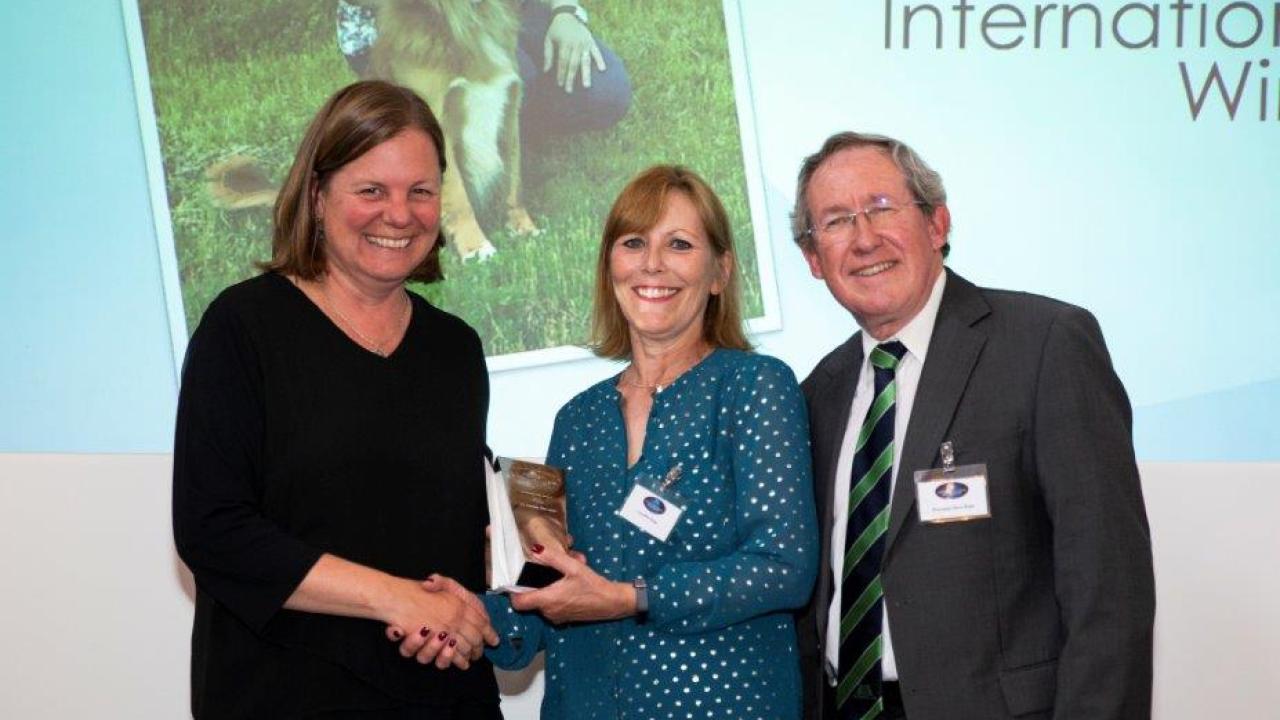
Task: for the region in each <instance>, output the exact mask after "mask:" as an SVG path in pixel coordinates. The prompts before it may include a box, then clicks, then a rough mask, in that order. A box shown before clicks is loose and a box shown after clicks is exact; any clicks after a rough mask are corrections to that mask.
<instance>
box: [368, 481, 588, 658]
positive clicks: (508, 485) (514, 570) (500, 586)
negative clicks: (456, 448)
mask: <svg viewBox="0 0 1280 720" xmlns="http://www.w3.org/2000/svg"><path fill="white" fill-rule="evenodd" d="M485 466H486V475H487V477H488V488H487V490H488V497H489V516H490V519H491V522H492V525H490V527H489V528H486V535H487V536H488V537H487V538H486V540H487V542H486V544H485V564H486V568H485V570H486V572H485V578H486V582H488V584H489V587H490V588H492V589H494V590H499V591H508V592H523V591H527V590H529V589H532V588H535V587H545V586H547V585H550V584H551V583H553V582H555V581H556V580H558V579H560V578H561V577H563V573H562V572H561V571H557V570H555V569H553V568H552V567H550V566H549V565H542V564H537V563H528V562H526V559H527V557H529V555H535V556H541V555H542V554H543V553H544V552H546V551H547V549H548V548H551V549H552V550H553V552H551V553H548V555H549V556H550V555H555V556H559V557H561V558H569V559H572V560H576V561H579V562H581V561H583V560H585V558H583V557H582V556H581V555H577V554H575V556H574V557H570V556H569V555H568V549H569V547H570V546H571V545H572V543H573V539H572V537H570V535H569V533H568V529H567V523H566V520H565V504H564V474H563V473H562V472H561V471H560V470H559V469H557V468H553V467H551V466H548V465H541V464H538V463H532V462H526V461H523V460H511V459H509V458H498V468H499V469H498V470H497V471H494V470H493V469H492V468H491V466H489V464H488V462H487V461H486V463H485ZM495 550H496V552H495ZM539 559H542V558H541V557H540V558H539ZM400 580H403V582H404V583H407V584H414V585H416V587H414V588H412V589H410V588H409V587H408V585H402V587H400V588H399V589H400V592H401V593H402V594H405V595H406V596H407V597H406V601H407V602H406V605H407V606H408V607H406V612H405V614H406V615H407V616H411V617H415V618H421V621H420V622H419V621H417V620H415V621H414V622H413V623H396V622H392V623H390V624H388V626H387V630H386V634H387V639H388V640H391V641H393V642H399V643H400V654H401V655H402V656H404V657H406V658H414V659H416V660H417V661H418V662H419V663H422V664H428V663H434V664H435V666H436V667H437V668H440V669H442V670H443V669H445V668H447V667H449V666H450V665H456V666H457V667H459V668H462V669H464V670H465V669H466V668H468V667H470V665H471V663H472V662H474V661H476V660H478V659H479V658H480V656H481V655H482V654H483V653H484V648H485V645H497V643H498V635H497V633H496V632H495V631H494V629H493V625H492V623H491V622H490V620H489V615H488V613H487V612H486V611H485V606H484V603H483V602H481V600H480V598H479V597H478V596H476V595H475V594H474V593H472V592H471V591H469V590H467V589H466V588H465V587H463V586H462V585H461V584H460V583H458V582H457V581H455V580H454V579H453V578H449V577H445V576H443V575H438V574H437V575H431V576H430V577H428V578H427V579H426V580H424V581H422V582H421V583H414V581H412V580H404V579H400ZM410 608H412V609H410Z"/></svg>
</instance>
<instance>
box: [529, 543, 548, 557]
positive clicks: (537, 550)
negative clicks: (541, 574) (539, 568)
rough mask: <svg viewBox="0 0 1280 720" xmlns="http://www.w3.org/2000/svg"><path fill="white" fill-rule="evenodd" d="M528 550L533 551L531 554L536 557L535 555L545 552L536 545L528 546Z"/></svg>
mask: <svg viewBox="0 0 1280 720" xmlns="http://www.w3.org/2000/svg"><path fill="white" fill-rule="evenodd" d="M529 549H530V550H532V551H533V554H534V555H537V554H539V553H541V552H542V551H543V550H546V548H544V547H542V546H541V545H539V544H537V543H534V544H532V545H530V546H529Z"/></svg>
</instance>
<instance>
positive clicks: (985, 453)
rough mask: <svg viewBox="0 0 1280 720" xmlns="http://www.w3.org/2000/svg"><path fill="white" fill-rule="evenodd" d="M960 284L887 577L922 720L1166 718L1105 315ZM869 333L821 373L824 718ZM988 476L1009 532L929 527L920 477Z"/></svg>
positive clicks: (983, 524) (1145, 550) (939, 340)
mask: <svg viewBox="0 0 1280 720" xmlns="http://www.w3.org/2000/svg"><path fill="white" fill-rule="evenodd" d="M947 272H948V273H950V275H949V277H948V279H947V284H946V289H945V291H944V293H943V298H942V304H941V306H940V308H939V310H938V319H937V323H936V324H935V326H934V330H933V337H932V339H931V340H930V344H929V355H928V359H927V361H926V362H925V365H924V368H923V371H922V373H921V377H920V384H919V387H918V389H917V391H916V399H915V405H914V408H913V410H912V413H911V418H910V421H909V423H908V427H907V434H906V438H905V442H904V443H903V446H902V448H901V449H900V454H899V458H900V460H899V469H898V474H897V485H896V488H895V490H894V494H893V499H892V506H891V509H890V521H889V530H888V536H887V540H886V548H885V558H884V568H883V570H882V582H883V585H884V595H885V602H886V603H887V606H888V609H889V620H890V623H891V625H892V631H893V648H894V656H895V658H896V660H897V666H898V673H899V682H900V683H901V689H902V694H903V703H904V705H905V707H906V711H907V716H908V717H909V718H911V720H934V719H937V720H967V719H969V718H972V719H973V720H999V719H1000V718H1013V717H1018V718H1049V717H1053V718H1057V719H1059V720H1066V719H1068V718H1079V719H1081V720H1083V719H1086V718H1087V719H1088V720H1106V719H1109V718H1115V719H1117V720H1118V719H1121V718H1123V719H1124V720H1134V719H1136V718H1147V717H1149V716H1150V714H1151V663H1152V622H1153V619H1154V615H1155V582H1154V579H1153V573H1152V567H1151V541H1150V533H1149V530H1148V526H1147V517H1146V510H1145V508H1144V506H1143V501H1142V490H1141V487H1140V485H1139V481H1138V471H1137V465H1136V463H1135V461H1134V454H1133V443H1132V432H1131V411H1130V407H1129V400H1128V397H1127V395H1126V394H1125V391H1124V387H1123V386H1122V385H1121V384H1120V380H1119V378H1117V377H1116V374H1115V372H1114V370H1113V369H1112V367H1111V360H1110V357H1109V355H1108V354H1107V349H1106V345H1105V344H1104V343H1103V340H1102V332H1101V330H1100V329H1099V327H1098V324H1097V321H1096V320H1094V318H1093V316H1092V315H1090V314H1089V313H1088V312H1087V311H1085V310H1082V309H1080V308H1078V307H1074V306H1072V305H1068V304H1066V303H1062V302H1058V301H1055V300H1051V299H1048V298H1044V297H1039V296H1035V295H1029V294H1025V293H1013V292H1006V291H998V290H987V289H982V288H978V287H975V286H974V285H973V284H972V283H969V282H968V281H966V280H964V279H963V278H961V277H960V276H958V275H955V274H954V273H951V271H950V270H948V271H947ZM861 362H862V339H861V333H857V334H855V335H854V336H853V337H851V338H850V339H849V340H848V341H846V342H845V343H844V344H843V345H841V346H840V347H838V348H836V349H835V350H834V351H832V352H831V353H830V354H829V355H827V356H826V357H825V358H824V359H823V360H822V361H821V362H820V363H819V364H818V366H817V367H816V368H815V369H814V371H813V372H812V373H811V374H810V375H809V377H808V378H807V379H805V381H804V383H803V388H804V392H805V397H806V398H807V400H808V402H809V422H810V431H811V433H812V438H813V466H814V483H815V491H816V494H817V506H818V517H819V521H820V525H821V527H822V561H823V571H822V572H821V573H820V574H819V578H818V584H817V588H816V589H815V591H814V596H813V599H812V600H811V602H810V604H809V606H808V607H806V608H805V609H804V611H803V612H802V613H801V615H800V617H799V623H798V625H799V627H798V631H799V634H800V650H801V656H802V662H803V668H804V672H805V678H804V682H805V695H806V702H805V706H806V712H807V713H808V715H807V717H810V718H821V717H822V702H821V698H822V691H823V683H824V682H825V678H824V672H823V667H824V660H823V658H824V650H823V644H824V642H825V638H826V626H827V610H828V607H829V605H830V602H831V593H832V582H833V578H832V575H831V567H830V557H831V546H830V545H831V506H832V491H833V486H834V483H835V474H836V463H837V458H838V457H839V454H840V443H841V442H842V440H843V435H844V431H845V425H846V423H847V422H848V420H849V410H850V405H851V403H852V400H853V393H854V387H855V385H856V383H857V378H858V370H859V367H860V365H861ZM947 440H950V441H952V442H953V444H954V447H955V452H956V459H955V462H956V464H957V465H964V464H968V463H986V465H987V472H988V478H989V488H990V489H989V493H990V505H991V513H992V516H991V518H990V519H983V520H974V521H969V522H961V523H951V524H943V525H922V524H920V523H919V521H918V518H917V514H916V507H915V488H914V485H915V483H914V479H913V478H914V473H915V471H916V470H918V469H923V468H931V467H937V466H938V465H939V460H938V450H939V446H940V445H941V444H942V443H943V442H944V441H947Z"/></svg>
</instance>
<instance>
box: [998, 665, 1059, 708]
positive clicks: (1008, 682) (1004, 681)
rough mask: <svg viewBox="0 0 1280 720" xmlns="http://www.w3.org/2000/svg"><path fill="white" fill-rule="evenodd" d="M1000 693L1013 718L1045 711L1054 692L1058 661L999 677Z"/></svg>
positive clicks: (1008, 672) (1017, 670)
mask: <svg viewBox="0 0 1280 720" xmlns="http://www.w3.org/2000/svg"><path fill="white" fill-rule="evenodd" d="M1000 689H1001V690H1002V691H1003V692H1004V701H1005V703H1006V704H1007V705H1008V706H1009V714H1010V715H1012V716H1014V717H1019V716H1021V715H1029V714H1031V713H1034V712H1040V711H1044V710H1049V709H1051V708H1053V699H1054V696H1055V695H1056V694H1057V690H1058V661H1057V660H1050V661H1049V662H1044V663H1039V664H1036V665H1030V666H1028V667H1023V668H1018V669H1016V670H1005V671H1004V672H1001V673H1000Z"/></svg>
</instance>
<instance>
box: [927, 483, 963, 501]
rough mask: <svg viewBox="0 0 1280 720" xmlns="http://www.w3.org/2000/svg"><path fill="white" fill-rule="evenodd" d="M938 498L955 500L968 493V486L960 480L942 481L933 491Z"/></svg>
mask: <svg viewBox="0 0 1280 720" xmlns="http://www.w3.org/2000/svg"><path fill="white" fill-rule="evenodd" d="M933 492H934V494H936V495H937V496H938V497H940V498H946V499H948V500H955V499H956V498H958V497H964V496H965V495H968V494H969V486H968V485H965V484H964V483H962V482H944V483H942V484H941V485H939V486H938V488H937V489H936V490H934V491H933Z"/></svg>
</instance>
